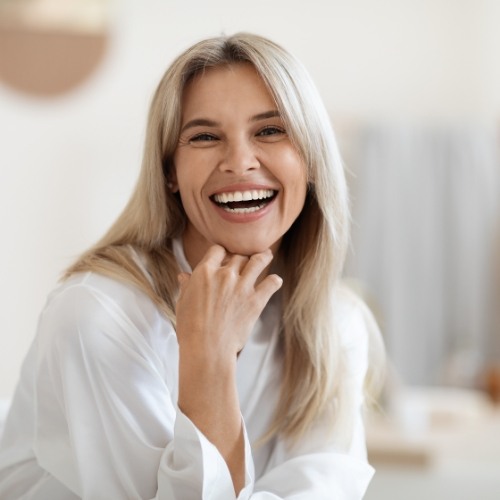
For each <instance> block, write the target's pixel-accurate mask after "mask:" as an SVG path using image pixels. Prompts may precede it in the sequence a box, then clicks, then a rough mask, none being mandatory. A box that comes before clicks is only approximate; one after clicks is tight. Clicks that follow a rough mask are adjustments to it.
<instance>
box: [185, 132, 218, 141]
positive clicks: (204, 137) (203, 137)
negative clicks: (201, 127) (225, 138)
mask: <svg viewBox="0 0 500 500" xmlns="http://www.w3.org/2000/svg"><path fill="white" fill-rule="evenodd" d="M216 140H217V137H215V136H214V135H211V134H198V135H195V136H194V137H191V139H189V141H190V142H211V141H216Z"/></svg>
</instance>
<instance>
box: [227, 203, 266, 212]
mask: <svg viewBox="0 0 500 500" xmlns="http://www.w3.org/2000/svg"><path fill="white" fill-rule="evenodd" d="M263 206H264V205H263V204H262V205H257V206H256V207H248V208H229V207H227V206H225V207H222V208H224V210H225V211H226V212H230V213H232V214H250V213H252V212H257V210H260V209H261V208H262V207H263Z"/></svg>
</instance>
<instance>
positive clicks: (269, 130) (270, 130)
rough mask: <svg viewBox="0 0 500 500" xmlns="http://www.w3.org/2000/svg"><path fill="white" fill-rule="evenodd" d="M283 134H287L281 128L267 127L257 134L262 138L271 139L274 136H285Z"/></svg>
mask: <svg viewBox="0 0 500 500" xmlns="http://www.w3.org/2000/svg"><path fill="white" fill-rule="evenodd" d="M283 134H285V131H284V130H283V129H282V128H279V127H265V128H263V129H262V130H260V131H259V132H258V133H257V135H258V136H261V137H269V136H273V135H283Z"/></svg>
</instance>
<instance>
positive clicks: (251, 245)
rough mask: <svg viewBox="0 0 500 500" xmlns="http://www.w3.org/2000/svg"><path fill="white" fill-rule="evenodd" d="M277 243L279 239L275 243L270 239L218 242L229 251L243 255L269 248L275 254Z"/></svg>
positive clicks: (248, 255)
mask: <svg viewBox="0 0 500 500" xmlns="http://www.w3.org/2000/svg"><path fill="white" fill-rule="evenodd" d="M279 243H280V242H279V241H277V242H275V243H273V242H271V241H252V242H243V241H240V242H238V241H236V242H235V241H230V242H228V241H226V242H220V243H219V244H220V245H222V246H223V247H224V248H225V249H226V251H227V252H229V253H232V254H236V255H245V256H247V257H250V256H251V255H254V254H256V253H262V252H265V251H266V250H269V249H271V251H272V252H273V254H275V253H276V251H277V250H278V248H279Z"/></svg>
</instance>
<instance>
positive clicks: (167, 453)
mask: <svg viewBox="0 0 500 500" xmlns="http://www.w3.org/2000/svg"><path fill="white" fill-rule="evenodd" d="M109 281H110V282H111V281H112V280H109ZM125 311H126V313H125ZM158 317H159V312H158V311H157V309H156V308H155V306H154V305H153V304H151V302H150V301H149V299H147V298H146V297H143V296H142V295H141V294H139V293H137V292H136V291H132V290H130V288H127V287H122V288H120V289H119V293H118V292H117V293H116V294H113V293H103V292H102V290H100V289H98V288H95V287H93V286H91V285H90V284H87V283H85V282H82V283H79V284H77V285H75V286H67V287H65V288H64V289H63V290H62V291H61V292H60V293H58V294H55V295H54V296H53V297H52V298H51V299H50V301H49V303H48V305H47V307H46V309H45V310H44V312H43V313H42V316H41V320H40V325H39V331H38V335H37V348H38V349H37V351H38V355H37V363H36V373H35V377H36V380H35V387H36V390H35V393H36V431H35V443H34V449H35V454H36V456H37V460H38V462H39V464H40V466H41V467H43V468H44V469H45V470H46V471H47V473H48V474H49V475H52V476H53V477H55V478H56V479H57V480H58V481H59V482H61V483H62V484H64V485H65V486H66V487H67V488H68V489H69V490H71V491H72V492H73V493H74V494H75V495H77V496H79V497H81V498H83V499H88V500H97V499H110V498H113V499H115V498H116V499H145V500H146V499H158V500H167V499H168V500H191V499H193V500H199V499H211V500H216V499H217V500H219V499H220V500H226V499H228V500H230V499H232V500H234V499H235V493H234V489H233V484H232V480H231V476H230V473H229V470H228V468H227V465H226V463H225V461H224V459H223V457H222V456H221V455H220V453H219V452H218V450H217V448H216V447H215V446H214V445H212V444H211V443H210V442H209V441H208V440H207V439H206V437H205V436H204V435H203V434H202V433H201V432H200V431H199V430H198V429H197V428H196V426H195V425H194V424H193V423H192V422H191V421H190V420H189V419H188V418H187V417H186V416H185V415H184V414H183V413H182V412H181V411H180V410H179V409H178V407H177V406H176V403H175V401H176V400H177V394H176V390H177V388H176V387H174V385H175V384H174V385H173V384H171V383H169V382H170V381H172V380H177V376H176V372H177V369H178V366H177V364H176V363H177V361H176V360H175V357H168V359H169V361H170V360H172V365H171V366H165V365H164V361H163V360H164V359H166V358H165V357H164V356H162V355H161V352H162V350H164V351H165V350H172V349H174V350H175V349H177V342H176V338H175V334H174V332H173V329H172V328H171V327H169V328H170V330H169V331H162V332H161V335H159V334H158V332H155V330H156V329H158V328H162V329H165V328H166V326H165V325H167V323H166V322H165V321H159V319H158ZM174 374H175V375H174ZM322 432H323V429H322V426H318V427H317V428H316V429H315V432H314V433H313V434H311V435H310V436H309V437H308V439H306V440H304V442H303V443H302V444H301V446H299V447H298V448H295V449H294V451H293V452H290V451H288V450H287V449H286V447H285V446H284V445H283V444H282V443H280V442H279V443H278V444H277V446H276V448H275V452H274V454H273V457H272V460H273V461H274V462H275V463H274V465H273V466H272V467H271V468H269V472H267V473H266V474H265V475H264V476H263V477H261V478H260V479H258V480H255V478H254V472H253V461H252V453H251V446H250V443H249V440H248V437H247V435H246V431H245V457H246V469H247V470H246V485H245V487H244V489H243V490H242V491H241V493H240V495H239V496H238V500H248V499H252V500H271V499H286V498H290V499H291V498H293V499H301V498H303V499H311V498H314V499H315V500H321V499H327V498H328V499H337V500H344V499H345V500H347V499H349V500H355V499H357V498H361V497H362V494H363V493H362V492H363V491H364V488H365V487H366V483H367V482H368V480H369V477H370V476H371V468H370V467H369V466H367V464H366V457H365V456H364V454H363V444H362V443H363V442H364V439H363V436H362V432H363V428H362V423H361V419H360V418H359V421H358V422H357V423H356V431H355V434H356V436H355V439H354V441H353V443H354V444H353V446H352V447H351V448H352V449H351V451H350V452H349V453H344V452H339V451H338V450H336V449H335V447H330V446H329V445H327V446H325V443H324V439H321V434H322ZM356 443H358V444H356ZM360 443H361V445H360ZM360 450H361V451H360Z"/></svg>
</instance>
